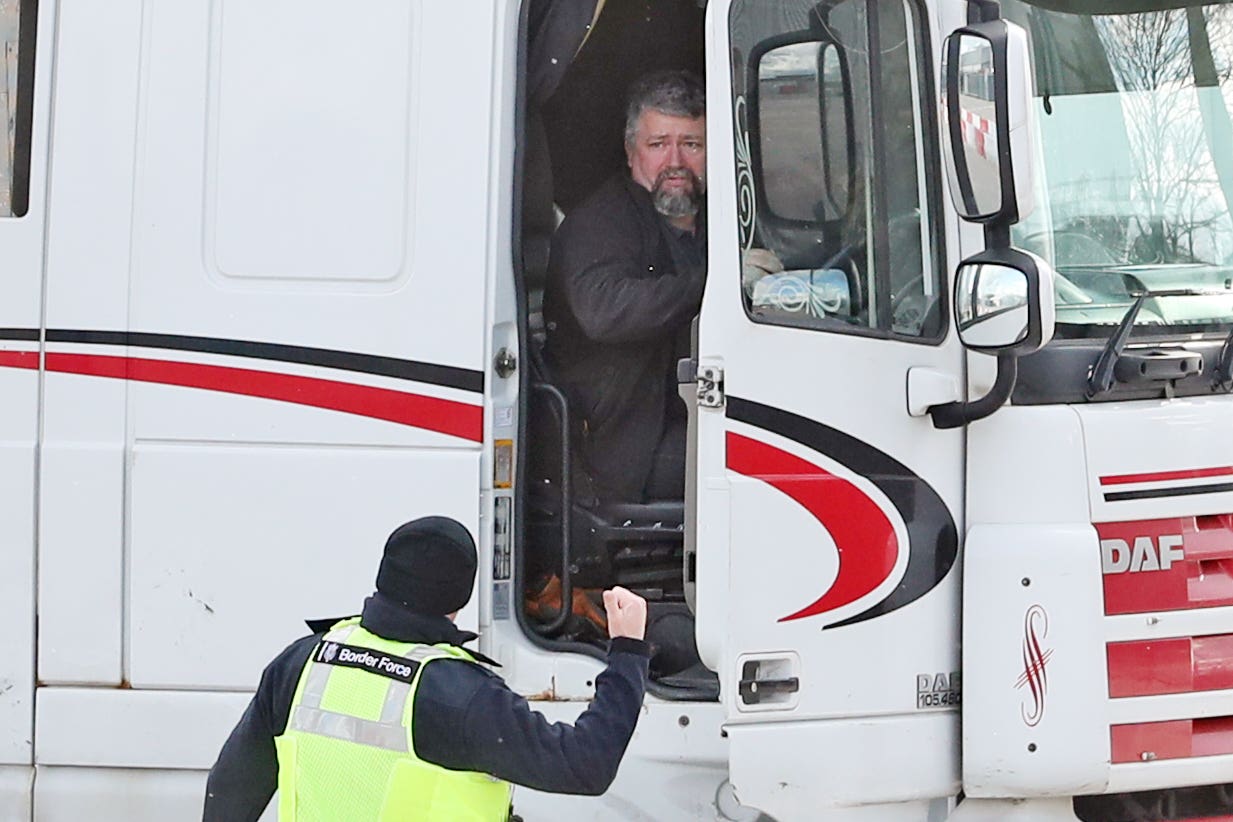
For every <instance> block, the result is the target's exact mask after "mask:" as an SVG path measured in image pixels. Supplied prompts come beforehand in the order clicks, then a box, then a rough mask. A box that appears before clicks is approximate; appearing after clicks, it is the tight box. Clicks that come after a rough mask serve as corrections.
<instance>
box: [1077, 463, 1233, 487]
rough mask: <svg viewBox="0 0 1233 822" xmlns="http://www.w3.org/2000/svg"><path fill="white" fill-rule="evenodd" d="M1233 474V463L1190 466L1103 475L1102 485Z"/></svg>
mask: <svg viewBox="0 0 1233 822" xmlns="http://www.w3.org/2000/svg"><path fill="white" fill-rule="evenodd" d="M1224 476H1233V465H1226V466H1222V467H1220V468H1188V469H1186V470H1184V471H1157V472H1155V473H1150V474H1117V475H1114V476H1110V477H1101V478H1100V484H1101V485H1127V484H1130V483H1135V482H1168V481H1169V480H1184V479H1202V478H1203V477H1224Z"/></svg>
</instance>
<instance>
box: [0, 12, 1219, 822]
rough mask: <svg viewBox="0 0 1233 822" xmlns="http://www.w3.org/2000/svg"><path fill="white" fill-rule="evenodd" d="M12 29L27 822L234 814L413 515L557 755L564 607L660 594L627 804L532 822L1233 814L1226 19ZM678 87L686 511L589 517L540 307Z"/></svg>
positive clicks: (588, 689) (597, 804) (18, 608)
mask: <svg viewBox="0 0 1233 822" xmlns="http://www.w3.org/2000/svg"><path fill="white" fill-rule="evenodd" d="M0 39H2V40H3V42H4V49H3V60H2V61H0V101H3V102H2V103H0V117H2V118H3V119H2V120H0V122H3V124H4V129H3V130H2V131H0V134H3V135H4V148H5V151H4V152H2V153H0V396H3V397H4V400H5V401H4V402H3V404H0V488H3V489H4V491H5V493H4V494H3V495H0V546H2V547H0V624H3V625H4V626H5V628H6V635H7V637H8V638H7V640H6V642H5V643H4V644H3V646H0V647H3V649H4V651H5V653H4V659H5V664H4V665H3V666H0V818H2V819H6V820H7V819H13V820H40V822H58V820H68V819H82V818H91V819H100V820H111V819H115V820H120V819H123V820H154V819H159V820H162V819H181V818H192V817H194V816H197V815H199V814H200V808H201V801H202V795H203V789H204V780H205V774H206V771H207V770H208V769H209V767H210V765H211V764H212V762H213V761H214V758H215V756H216V755H217V752H218V749H219V748H220V746H221V744H222V742H223V740H224V739H225V738H226V735H227V733H228V732H229V730H230V728H231V727H232V726H233V724H234V722H235V721H236V719H237V718H238V716H239V714H240V712H241V711H242V710H243V708H244V706H245V705H246V704H247V702H248V700H249V698H250V696H251V694H252V691H253V689H254V688H255V686H256V684H257V681H258V677H259V675H260V672H261V670H262V667H263V666H264V665H265V664H266V662H268V661H269V660H270V659H271V658H272V657H273V656H274V655H275V654H276V653H278V652H279V651H280V650H281V649H282V648H283V647H285V646H286V645H287V644H288V643H289V642H291V641H292V640H293V639H295V638H297V637H298V636H301V635H303V633H304V632H305V629H304V626H303V622H302V620H303V619H305V618H313V617H329V616H345V615H348V614H352V613H354V612H355V611H356V609H357V608H358V607H359V605H360V603H361V602H362V599H363V597H364V596H365V595H367V594H368V593H369V592H370V591H371V589H372V580H373V576H374V574H375V569H376V566H377V560H378V558H379V555H380V550H381V546H382V544H383V542H384V538H385V536H386V535H387V534H388V533H389V532H390V531H391V530H392V529H393V528H394V527H395V526H397V525H398V524H399V523H401V522H404V521H406V520H408V519H411V518H413V517H416V516H421V515H428V514H442V515H448V516H451V517H454V518H456V519H458V520H459V521H461V522H462V523H464V524H465V525H466V526H467V527H468V528H469V529H470V530H471V531H472V533H473V534H475V536H476V540H477V543H478V544H479V547H480V552H481V563H480V567H481V570H480V575H479V579H478V580H477V584H476V595H475V597H474V598H473V600H472V603H471V604H470V605H469V606H468V607H467V609H466V610H464V611H463V613H462V614H461V615H460V617H459V622H460V624H461V625H462V626H463V627H467V628H471V629H474V630H476V631H478V633H479V634H480V639H479V649H480V650H482V651H483V652H484V653H485V654H488V655H489V656H492V657H494V658H496V659H497V660H499V661H500V662H501V664H502V666H503V668H502V674H503V676H504V677H505V678H506V680H507V681H508V682H509V683H510V685H511V686H512V687H513V688H515V689H516V690H518V691H519V692H521V693H523V694H525V695H527V696H528V698H529V699H532V700H534V701H535V704H536V707H537V708H539V709H541V710H542V711H543V712H544V713H545V714H546V715H548V716H549V717H551V718H553V719H562V720H570V719H572V718H573V717H575V716H576V715H577V714H578V713H579V712H580V711H581V710H582V709H583V707H584V706H585V703H586V701H587V700H588V699H589V698H590V696H591V695H592V694H593V692H594V678H595V676H596V674H597V673H598V672H599V671H600V670H601V668H602V657H603V647H602V643H601V642H600V641H599V640H598V638H597V637H595V636H594V634H592V633H588V631H587V630H586V626H580V625H578V624H577V623H576V622H575V621H573V620H571V619H570V614H569V611H568V609H566V608H562V609H561V613H560V614H559V615H558V616H556V617H553V616H551V615H549V616H547V617H545V616H544V615H543V614H542V613H541V614H538V615H537V614H532V613H528V612H527V610H526V608H525V607H524V600H525V597H526V594H527V589H528V587H529V585H530V584H531V582H532V580H531V579H530V569H531V568H532V567H535V566H542V565H543V564H544V563H545V562H546V561H547V562H548V563H549V564H550V565H552V567H553V568H554V569H555V573H556V575H557V577H558V582H559V583H560V584H561V586H562V600H563V601H564V602H566V603H568V602H569V601H570V596H571V594H572V592H573V591H574V590H584V589H586V590H589V589H592V588H597V587H605V586H609V585H612V584H623V585H626V586H628V587H632V588H635V589H636V590H639V591H640V592H641V593H643V594H644V595H645V596H646V597H647V598H648V600H649V601H650V611H651V625H650V627H649V638H650V639H651V641H652V643H653V645H654V648H655V655H654V657H653V659H652V682H651V685H650V693H649V695H648V697H647V700H646V705H645V708H644V713H643V716H642V718H641V720H640V722H639V726H638V729H637V731H636V733H635V736H634V739H633V741H632V743H631V746H630V749H629V752H628V754H627V757H626V759H625V761H624V763H623V765H622V769H621V772H620V774H619V775H618V778H617V780H616V782H615V783H614V785H613V787H612V789H611V790H610V791H609V793H607V794H606V795H605V796H603V797H600V798H569V797H550V796H546V795H543V794H538V793H536V792H534V791H530V790H525V789H518V790H516V792H515V795H514V804H515V811H516V812H517V813H519V814H520V815H521V816H523V817H524V818H525V819H528V820H531V819H559V818H586V819H611V820H630V819H657V820H684V819H716V820H778V821H779V822H790V820H814V819H827V820H871V821H876V822H883V821H884V820H885V821H886V822H897V820H905V822H907V821H909V820H910V821H911V822H935V821H940V820H943V819H956V820H965V819H967V820H982V819H989V820H993V819H1024V820H1072V819H1076V818H1077V819H1081V820H1084V822H1094V821H1095V820H1106V819H1123V818H1144V819H1147V818H1151V819H1159V818H1168V819H1175V820H1181V819H1186V818H1192V819H1197V818H1216V817H1217V815H1219V814H1224V815H1226V816H1227V815H1228V814H1230V813H1233V799H1231V795H1233V787H1231V785H1233V436H1230V434H1231V432H1233V396H1230V390H1231V389H1233V333H1231V332H1233V216H1231V211H1230V207H1231V204H1233V117H1231V112H1233V6H1230V5H1226V4H1219V3H1213V4H1209V5H1203V4H1199V3H1190V4H1187V3H1185V2H1182V0H1154V1H1153V0H1133V1H1132V0H1003V2H1001V3H1000V5H999V4H998V3H996V2H993V0H971V2H964V0H822V2H818V0H709V2H707V0H636V1H635V0H607V1H606V2H605V0H598V2H597V1H596V0H522V2H519V1H518V0H467V1H466V2H458V1H457V0H405V1H399V0H374V2H367V3H362V4H338V3H331V2H325V0H300V2H296V3H289V2H285V0H245V2H242V3H240V2H224V0H214V1H213V2H206V0H177V1H176V2H169V1H168V0H108V2H107V3H97V2H87V0H0ZM659 68H680V69H689V70H692V71H695V72H696V73H698V74H699V75H700V76H704V77H705V82H706V88H707V96H708V114H707V142H708V146H707V149H708V151H707V200H706V225H707V237H708V261H707V262H708V276H707V284H706V290H705V294H704V297H703V300H702V305H701V309H700V313H699V315H698V318H697V320H696V321H695V325H694V333H693V339H692V346H691V350H690V352H689V356H688V357H683V358H682V362H681V364H680V366H679V368H678V382H679V386H680V393H681V396H682V398H683V400H684V401H685V404H686V406H687V409H688V415H689V451H688V460H687V463H688V464H687V475H686V492H685V496H684V498H683V499H678V500H636V501H630V503H629V504H627V505H615V506H598V505H594V504H592V503H591V502H590V501H588V500H586V499H583V498H580V497H579V496H578V495H576V494H575V493H574V488H573V484H572V482H571V480H572V476H573V470H574V468H573V466H572V463H571V455H572V454H571V452H572V449H571V447H570V442H569V436H568V434H565V435H563V434H562V431H565V432H568V431H570V430H571V429H570V419H571V415H576V414H577V413H578V409H576V408H571V406H570V403H569V398H568V396H567V392H565V391H563V390H562V388H561V386H560V385H558V384H557V383H555V382H554V380H553V375H552V374H551V372H550V369H549V368H548V367H547V366H546V365H545V363H544V361H543V357H542V354H541V346H542V345H543V340H544V335H545V333H550V331H548V330H546V329H545V328H544V326H543V321H542V314H541V300H542V293H543V288H544V282H545V278H546V277H547V270H548V252H549V248H550V247H551V242H552V235H553V232H554V230H555V228H556V226H557V225H558V223H559V221H560V219H561V218H562V217H563V216H565V217H567V216H568V214H569V212H570V210H571V209H572V208H573V207H575V206H577V205H578V203H579V202H581V201H582V200H583V199H584V198H585V197H586V196H587V194H588V193H589V192H590V191H591V190H593V189H594V187H595V186H596V185H598V184H599V183H600V182H602V181H603V180H604V179H605V178H606V177H608V176H609V175H611V174H614V173H619V172H621V170H622V169H623V163H624V156H623V153H622V146H621V139H622V128H623V118H624V93H625V89H626V87H627V86H628V84H629V83H630V82H631V81H632V80H633V79H635V78H636V77H637V76H639V75H640V74H642V73H643V72H645V71H648V70H652V69H659ZM750 249H766V250H770V251H773V252H774V253H775V254H776V256H777V257H778V258H779V259H780V260H781V261H782V262H783V264H784V271H782V272H779V273H776V274H770V275H767V276H765V277H762V278H760V279H758V280H757V281H756V282H753V281H752V280H751V278H749V277H746V276H743V270H742V269H743V266H742V260H743V258H744V256H745V254H746V252H747V251H748V250H750ZM557 563H559V564H557ZM1134 808H1140V809H1142V814H1143V815H1141V816H1139V817H1136V816H1134V813H1136V811H1134V810H1133V809H1134ZM1153 814H1154V815H1153ZM274 815H275V811H274V809H273V807H271V809H269V810H268V811H267V815H266V817H265V818H273V817H274Z"/></svg>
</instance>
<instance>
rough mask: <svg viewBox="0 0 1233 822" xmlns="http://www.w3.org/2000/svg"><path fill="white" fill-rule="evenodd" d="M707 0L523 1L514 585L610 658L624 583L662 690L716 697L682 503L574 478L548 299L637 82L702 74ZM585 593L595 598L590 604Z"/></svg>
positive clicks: (561, 644) (554, 626) (613, 155)
mask: <svg viewBox="0 0 1233 822" xmlns="http://www.w3.org/2000/svg"><path fill="white" fill-rule="evenodd" d="M704 11H705V2H704V0H702V1H701V2H700V0H528V2H527V3H525V4H524V6H523V8H522V25H523V41H522V42H523V49H522V60H521V62H522V66H523V72H522V82H523V85H522V89H523V94H522V95H521V104H520V111H519V122H520V132H521V133H520V142H519V146H518V159H519V163H518V168H519V173H518V175H517V176H518V181H519V187H518V189H517V190H516V192H515V204H516V209H515V210H516V212H517V213H518V215H519V216H518V223H517V228H516V235H515V236H516V237H517V238H518V241H519V247H518V249H517V251H516V254H515V269H516V270H517V271H518V291H519V294H518V296H519V305H520V326H521V327H520V333H521V336H522V350H523V352H524V357H523V359H524V362H525V363H526V366H527V367H524V368H522V369H520V372H521V374H522V383H521V386H520V388H521V391H522V396H523V397H524V398H525V399H524V404H523V409H524V413H523V414H522V417H521V426H522V430H521V432H520V447H519V449H518V453H519V464H518V472H519V473H518V482H517V483H516V487H518V488H520V489H522V493H520V494H519V497H518V499H517V506H518V513H519V516H518V517H517V522H519V523H520V524H521V527H520V528H519V530H518V533H517V534H516V538H517V545H518V546H519V550H518V551H517V561H516V563H515V566H516V576H515V583H516V585H515V589H516V590H517V591H519V592H521V593H522V594H523V600H522V603H521V604H522V607H521V608H518V609H517V610H518V611H519V618H520V620H521V624H522V625H523V627H524V629H525V630H526V632H527V633H528V634H529V635H530V636H532V637H533V638H534V639H535V640H536V641H537V642H539V643H540V644H543V645H545V646H548V647H552V648H554V649H558V650H563V651H575V652H582V653H588V654H592V655H596V656H598V655H602V653H603V649H604V647H605V646H606V639H607V637H606V634H604V633H603V631H602V629H600V627H599V626H598V625H597V624H596V622H595V620H593V619H587V618H586V616H585V613H586V612H587V611H588V610H591V609H593V611H594V612H595V613H599V614H602V611H603V608H602V604H601V603H600V602H599V600H598V592H599V591H600V590H602V589H604V588H609V587H612V586H613V585H622V586H624V587H627V588H629V589H631V590H634V591H636V592H637V593H639V594H641V595H642V596H644V597H645V598H646V599H647V602H648V627H647V639H648V641H649V642H650V643H651V646H652V659H651V680H652V688H653V689H654V690H655V691H656V692H657V693H659V694H660V695H661V696H664V697H667V698H678V699H716V698H718V680H717V678H716V677H715V675H714V673H712V672H711V671H709V670H707V669H706V668H705V667H704V666H703V665H702V664H701V662H700V661H699V658H698V652H697V649H696V646H695V643H694V626H693V616H692V614H691V612H690V610H689V607H688V605H687V604H686V601H685V575H686V568H685V557H684V537H685V528H686V523H685V515H684V511H685V506H684V500H682V499H663V500H630V501H628V502H621V503H612V504H604V505H595V504H584V502H583V501H580V500H579V499H577V498H576V496H577V495H576V494H575V493H574V490H573V488H572V485H571V476H572V473H573V466H572V460H571V453H570V448H569V443H568V437H567V436H566V435H565V434H564V432H566V431H569V430H570V414H571V409H570V407H569V402H568V400H567V398H566V396H565V393H564V392H563V391H562V390H561V387H560V386H558V385H557V384H555V383H554V380H553V375H552V374H551V373H550V371H549V369H548V367H547V366H546V365H545V362H544V358H543V356H542V349H543V345H544V340H545V335H546V331H545V328H544V322H543V315H542V305H543V302H542V301H543V291H544V285H545V280H546V277H547V272H548V260H549V254H550V250H551V246H552V237H553V234H554V232H555V231H556V229H557V227H558V226H559V225H560V223H561V221H562V220H563V219H564V218H565V217H566V216H567V215H568V214H569V213H570V210H571V209H573V208H574V207H576V206H577V205H578V204H579V203H580V202H582V201H583V200H584V199H585V198H586V197H587V196H588V195H590V193H591V192H592V191H594V190H595V189H596V188H597V187H599V185H600V184H602V183H603V182H604V181H605V180H606V179H608V178H609V177H611V176H612V175H614V174H617V173H620V172H622V171H623V170H624V169H625V167H626V159H625V151H624V145H623V133H624V125H625V99H626V93H627V90H628V88H629V86H630V85H631V84H632V83H633V82H634V81H635V80H636V79H637V78H638V77H640V76H642V75H643V74H646V73H648V72H652V71H659V70H667V69H686V70H689V71H692V72H694V73H695V74H697V75H698V76H699V77H702V76H703V74H704V41H703V14H704ZM587 601H589V602H590V605H589V606H588V604H587Z"/></svg>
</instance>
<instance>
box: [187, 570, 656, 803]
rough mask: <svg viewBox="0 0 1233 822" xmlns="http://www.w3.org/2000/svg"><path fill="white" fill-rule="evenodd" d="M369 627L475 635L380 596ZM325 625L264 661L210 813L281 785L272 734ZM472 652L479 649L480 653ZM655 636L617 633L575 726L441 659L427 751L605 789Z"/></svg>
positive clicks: (414, 637)
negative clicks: (647, 640)
mask: <svg viewBox="0 0 1233 822" xmlns="http://www.w3.org/2000/svg"><path fill="white" fill-rule="evenodd" d="M360 624H361V625H362V626H363V627H364V628H365V629H367V630H368V631H371V632H372V633H374V634H377V635H379V636H382V637H385V638H387V639H392V640H395V641H398V642H419V643H426V644H437V643H440V642H446V643H449V644H451V645H456V646H461V645H462V644H463V643H464V642H469V641H470V640H472V639H474V638H475V634H472V633H468V632H466V631H460V630H459V629H458V628H456V627H455V626H454V623H453V622H451V621H450V620H448V619H446V618H445V617H428V616H422V615H419V614H414V613H411V612H410V611H407V610H406V609H405V608H402V607H401V606H399V605H398V604H397V603H394V602H393V601H391V600H389V599H387V598H385V597H383V596H381V594H374V595H373V596H371V597H369V598H368V600H366V601H365V603H364V612H363V614H362V616H361V618H360ZM320 638H321V634H315V635H312V636H306V637H304V638H302V639H299V640H297V641H296V642H294V643H292V644H291V645H290V646H288V647H287V649H286V650H284V651H283V652H282V653H281V654H279V655H278V656H277V657H276V658H275V659H274V661H273V662H271V663H270V664H269V665H268V666H266V669H265V671H264V672H263V673H262V675H261V684H260V685H258V686H257V693H256V694H255V695H254V696H253V700H252V702H250V703H249V705H248V708H247V710H245V711H244V716H243V717H241V719H240V722H239V724H238V725H236V727H235V730H233V731H232V732H231V736H230V737H229V738H228V739H227V742H226V744H224V745H223V750H222V752H221V753H220V754H219V756H218V761H217V762H215V763H214V767H213V768H212V769H211V770H210V778H209V781H208V783H207V785H206V799H205V816H204V819H205V820H207V822H243V820H255V819H257V817H259V816H260V815H261V813H262V811H263V810H264V809H265V806H266V805H267V804H268V803H269V801H270V797H271V796H272V795H273V794H274V790H275V788H277V786H278V757H277V755H276V754H275V751H274V737H276V736H278V735H280V734H281V733H282V732H283V729H284V728H285V727H286V725H287V717H288V714H289V713H290V711H291V700H292V697H293V696H294V694H295V687H296V683H297V682H298V681H299V678H300V674H301V672H302V671H303V670H304V665H305V663H306V662H307V661H308V657H309V654H310V653H311V652H312V650H313V648H314V647H316V645H317V642H318V641H319V640H320ZM473 653H474V652H473ZM647 656H648V651H647V645H646V643H645V642H643V641H641V640H635V639H628V638H624V637H621V638H617V639H614V640H612V645H611V647H610V649H609V652H608V668H607V669H606V670H605V671H604V672H603V673H601V674H600V675H599V677H598V678H597V679H596V681H595V700H594V702H592V703H591V706H590V707H589V708H588V709H587V710H586V712H585V713H583V714H582V716H580V717H578V721H577V722H575V723H574V724H573V725H572V726H570V725H566V724H562V723H549V722H548V720H546V719H545V718H544V717H543V716H542V715H540V714H538V713H536V712H535V711H533V710H531V707H530V705H529V704H528V703H527V701H526V700H525V699H523V698H522V697H521V696H519V695H518V694H516V693H514V692H513V691H511V690H510V689H509V688H508V687H506V685H505V682H504V681H503V680H502V679H501V678H500V677H499V676H497V675H496V674H494V673H492V672H491V671H489V670H487V669H485V668H482V667H480V666H479V665H476V664H473V663H470V662H465V661H462V660H452V659H443V660H438V661H435V662H433V663H432V664H431V665H428V666H426V667H425V668H424V672H423V674H422V675H421V680H420V684H419V688H418V690H417V691H416V694H415V704H414V707H413V711H414V714H413V717H412V741H413V743H414V745H415V752H416V754H417V755H418V756H419V757H420V758H421V759H423V760H426V761H428V762H433V763H435V764H437V765H441V766H442V767H445V768H450V769H452V770H465V771H479V772H482V773H488V774H492V775H493V776H496V777H499V778H501V779H505V780H508V781H510V782H513V783H516V784H518V785H525V786H527V787H530V788H535V789H537V790H541V791H551V792H554V793H575V794H593V795H598V794H601V793H603V792H604V791H605V790H607V788H608V785H609V784H611V782H612V779H613V778H614V777H615V776H616V771H617V766H618V765H619V764H620V762H621V757H622V756H623V755H624V754H625V748H626V746H627V745H628V744H629V739H630V737H631V736H632V735H633V732H634V725H635V724H637V721H638V715H639V713H640V711H641V708H642V697H643V694H644V693H645V689H646V675H647Z"/></svg>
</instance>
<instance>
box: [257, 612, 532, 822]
mask: <svg viewBox="0 0 1233 822" xmlns="http://www.w3.org/2000/svg"><path fill="white" fill-rule="evenodd" d="M438 659H462V660H466V661H468V662H471V663H474V662H475V660H474V659H473V658H472V657H471V656H470V654H468V653H467V652H466V651H464V650H462V649H461V648H455V647H452V646H449V645H417V644H414V643H409V642H394V641H392V640H388V639H384V638H382V637H379V636H377V635H376V634H373V633H370V632H368V631H366V630H364V629H363V628H361V627H360V625H359V618H358V617H357V618H354V619H348V620H344V621H342V622H339V623H337V624H336V625H334V627H332V628H331V629H330V630H329V631H328V632H326V634H325V635H324V636H323V637H322V639H321V641H320V642H319V643H317V646H316V648H314V649H313V652H312V655H311V656H310V657H309V659H308V663H307V664H306V665H305V666H304V670H303V672H302V673H301V674H300V680H299V684H298V685H297V686H296V689H295V696H294V698H293V699H292V701H291V712H290V714H289V715H288V718H287V728H286V730H284V731H283V733H282V735H281V736H279V737H276V738H275V739H274V745H275V748H276V749H277V751H278V818H279V820H280V822H291V820H295V821H296V822H316V820H322V822H338V821H339V820H348V822H350V821H351V820H354V821H355V822H367V820H374V822H378V821H379V822H393V820H398V822H421V820H422V822H429V821H430V820H431V822H439V821H440V820H449V821H450V822H498V820H499V821H500V822H504V820H506V819H507V818H508V815H509V807H510V785H509V783H508V782H504V781H501V780H498V779H496V778H494V777H491V776H488V775H487V774H481V773H474V772H470V771H451V770H447V769H445V768H442V767H440V766H439V765H434V764H432V763H431V762H425V761H424V760H422V759H420V758H419V757H418V756H416V754H415V745H414V743H413V737H412V734H411V719H412V715H413V713H414V710H413V709H414V705H415V692H416V689H417V688H418V687H419V682H420V677H421V675H422V674H423V672H424V667H425V666H426V665H428V664H430V663H432V662H434V661H435V660H438Z"/></svg>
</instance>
